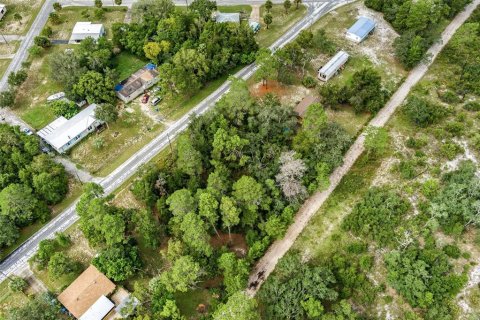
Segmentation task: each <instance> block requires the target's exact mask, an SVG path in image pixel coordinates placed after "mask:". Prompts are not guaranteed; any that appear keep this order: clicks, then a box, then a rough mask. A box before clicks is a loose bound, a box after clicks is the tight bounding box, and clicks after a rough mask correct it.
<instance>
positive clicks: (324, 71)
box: [318, 51, 350, 81]
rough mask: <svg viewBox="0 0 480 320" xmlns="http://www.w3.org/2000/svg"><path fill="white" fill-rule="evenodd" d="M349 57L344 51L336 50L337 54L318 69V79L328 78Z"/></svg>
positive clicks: (326, 79) (325, 79)
mask: <svg viewBox="0 0 480 320" xmlns="http://www.w3.org/2000/svg"><path fill="white" fill-rule="evenodd" d="M349 57H350V56H349V55H348V53H346V52H345V51H339V52H337V54H336V55H335V56H334V57H333V58H332V59H330V61H328V62H327V64H326V65H324V66H323V67H322V68H321V69H320V70H319V71H318V79H320V80H322V81H328V80H330V78H332V77H333V76H334V75H335V74H336V73H337V72H338V70H340V69H341V68H343V66H344V65H345V63H346V62H347V61H348V58H349Z"/></svg>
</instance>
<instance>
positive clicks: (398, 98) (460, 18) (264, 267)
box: [247, 0, 480, 296]
mask: <svg viewBox="0 0 480 320" xmlns="http://www.w3.org/2000/svg"><path fill="white" fill-rule="evenodd" d="M479 4H480V0H474V1H473V2H472V3H471V4H470V5H468V6H467V7H466V9H465V10H464V11H462V12H461V13H459V14H458V15H457V16H456V17H455V18H454V19H453V21H452V22H451V23H450V24H449V25H448V26H447V28H446V29H445V30H444V31H443V33H442V36H441V40H440V41H438V42H437V43H435V44H434V45H433V46H432V47H431V48H430V50H429V51H428V54H429V56H430V57H431V58H430V59H429V60H428V61H426V62H425V63H422V64H420V65H419V66H417V67H416V68H415V69H413V70H412V71H411V72H410V74H409V75H408V77H407V79H406V80H405V82H404V83H403V84H402V85H401V86H400V88H399V89H398V90H397V91H396V92H395V94H394V95H393V96H392V97H391V98H390V100H389V101H388V103H387V104H386V106H385V107H384V108H383V109H382V110H381V111H380V112H379V113H378V114H377V115H376V116H375V118H373V119H372V120H371V121H370V123H369V124H370V125H372V126H377V127H382V126H384V125H385V124H386V123H387V121H388V120H389V119H390V117H391V116H392V115H393V114H394V113H395V111H396V110H397V108H398V107H399V106H400V105H401V104H402V102H403V101H404V100H405V98H406V97H407V95H408V93H409V92H410V90H411V89H412V88H413V86H415V85H416V84H417V83H418V81H419V80H420V79H421V78H422V77H423V76H424V75H425V73H426V72H427V70H428V68H429V66H430V65H431V64H432V62H433V61H434V60H435V58H436V57H437V55H438V54H439V53H440V51H441V50H442V49H443V47H444V46H445V44H447V43H448V41H449V40H450V39H451V37H452V36H453V34H454V33H455V32H456V31H457V29H458V28H459V27H460V26H461V25H462V24H463V23H464V22H465V21H466V20H467V19H468V17H469V16H470V15H471V13H472V12H473V10H474V9H475V8H476V7H477V6H478V5H479ZM364 141H365V136H364V135H363V134H362V135H360V136H359V137H358V138H357V140H355V142H354V144H353V145H352V146H351V147H350V149H349V150H348V152H347V154H346V155H345V157H344V160H343V165H342V166H341V167H339V168H337V169H336V170H335V171H334V172H333V173H332V175H331V176H330V187H329V188H328V189H327V190H325V191H322V192H317V193H315V194H314V195H313V196H312V197H310V198H309V199H308V200H307V201H306V202H305V203H304V204H303V206H302V207H301V208H300V210H299V211H298V213H297V215H296V216H295V219H294V222H293V224H292V225H291V226H290V227H289V228H288V230H287V232H286V234H285V237H284V238H283V239H281V240H277V241H275V242H274V243H273V244H272V245H271V246H270V248H269V249H268V251H267V252H266V254H265V255H264V256H263V257H262V258H261V259H260V260H259V261H258V263H257V264H256V266H255V267H254V269H253V272H252V274H251V275H250V279H249V282H248V288H247V293H248V294H249V295H250V296H254V295H255V294H256V293H257V292H258V290H259V288H260V286H261V285H262V284H263V282H264V281H265V280H266V279H267V278H268V276H269V275H270V273H272V271H273V270H274V269H275V266H276V264H277V262H278V260H280V258H282V257H283V256H284V255H285V254H286V253H287V251H288V250H289V249H290V248H291V247H292V245H293V243H294V242H295V239H297V237H298V236H299V235H300V233H301V232H302V231H303V229H304V228H305V227H306V226H307V224H308V222H309V221H310V219H311V218H312V217H313V215H314V214H315V213H316V212H317V211H318V210H319V209H320V207H321V206H322V205H323V203H324V202H325V200H327V198H328V197H329V196H330V194H331V193H332V192H333V190H335V188H336V187H337V185H338V184H339V183H340V181H341V180H342V178H343V177H344V176H345V175H346V174H347V172H348V171H349V170H350V168H351V167H352V165H353V164H354V163H355V161H356V160H357V159H358V158H359V157H360V155H361V154H362V152H363V151H364V145H363V143H364Z"/></svg>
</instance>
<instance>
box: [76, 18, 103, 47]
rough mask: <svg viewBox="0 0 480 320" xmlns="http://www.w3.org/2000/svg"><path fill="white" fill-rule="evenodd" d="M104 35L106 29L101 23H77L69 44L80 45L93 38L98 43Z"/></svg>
mask: <svg viewBox="0 0 480 320" xmlns="http://www.w3.org/2000/svg"><path fill="white" fill-rule="evenodd" d="M104 35H105V28H104V27H103V24H101V23H91V22H77V23H76V24H75V26H74V27H73V31H72V36H71V37H70V40H69V41H68V43H70V44H75V43H80V42H82V40H85V39H86V38H92V39H93V40H95V41H96V40H98V39H99V38H100V37H103V36H104Z"/></svg>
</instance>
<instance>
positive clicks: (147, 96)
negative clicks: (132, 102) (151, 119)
mask: <svg viewBox="0 0 480 320" xmlns="http://www.w3.org/2000/svg"><path fill="white" fill-rule="evenodd" d="M148 99H150V96H149V95H148V94H144V95H143V97H142V103H147V102H148Z"/></svg>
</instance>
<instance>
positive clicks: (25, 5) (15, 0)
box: [0, 0, 45, 35]
mask: <svg viewBox="0 0 480 320" xmlns="http://www.w3.org/2000/svg"><path fill="white" fill-rule="evenodd" d="M44 2H45V0H3V1H2V3H3V4H5V5H6V6H7V13H6V14H5V16H4V17H3V18H2V21H1V23H0V32H2V33H3V34H19V35H23V34H26V33H27V31H28V30H29V29H30V26H31V25H32V23H33V21H34V20H35V17H36V16H37V14H38V12H39V11H40V8H41V7H42V5H43V3H44ZM17 14H18V15H17ZM18 18H20V19H18Z"/></svg>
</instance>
